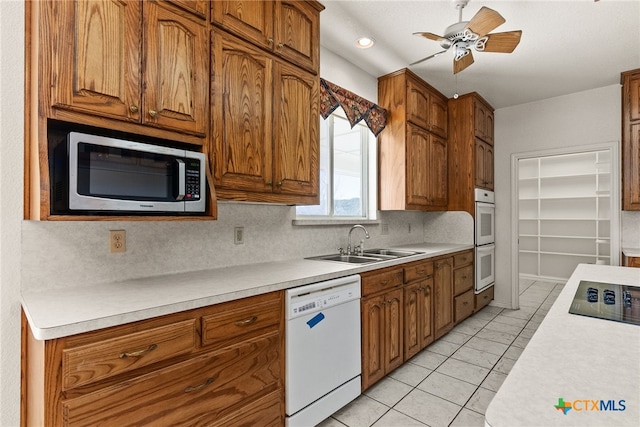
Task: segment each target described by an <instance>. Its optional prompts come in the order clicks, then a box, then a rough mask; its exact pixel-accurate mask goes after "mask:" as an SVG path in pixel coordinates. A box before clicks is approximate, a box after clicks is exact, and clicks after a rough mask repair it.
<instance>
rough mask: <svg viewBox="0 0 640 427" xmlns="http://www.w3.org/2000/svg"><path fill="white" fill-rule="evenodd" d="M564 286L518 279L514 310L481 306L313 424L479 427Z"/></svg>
mask: <svg viewBox="0 0 640 427" xmlns="http://www.w3.org/2000/svg"><path fill="white" fill-rule="evenodd" d="M563 286H564V284H563V283H551V282H541V281H532V280H521V281H520V309H519V310H509V309H502V308H498V307H493V306H487V307H485V308H483V309H482V310H481V311H479V312H478V313H476V314H474V315H473V316H471V317H469V318H468V319H465V320H464V321H463V322H462V323H460V324H459V325H457V326H456V327H455V328H453V330H452V331H451V332H449V333H448V334H446V335H445V336H443V337H442V338H440V339H439V340H438V341H436V342H435V343H433V344H431V345H429V346H428V347H427V348H426V349H424V350H423V351H422V352H421V353H419V354H417V355H416V356H414V357H413V358H412V359H410V360H409V361H408V362H407V363H405V364H404V365H402V366H401V367H400V368H398V369H396V370H395V371H393V372H391V373H390V374H389V375H387V376H386V377H385V378H383V379H382V380H381V381H379V382H378V383H377V384H375V385H374V386H373V387H371V388H370V389H369V390H367V391H366V392H365V393H364V394H363V395H361V396H360V397H358V398H357V399H356V400H354V401H353V402H351V403H350V404H349V405H347V406H345V407H344V408H342V409H341V410H339V411H338V412H336V413H335V414H333V415H332V416H331V417H329V418H327V419H326V420H325V421H323V422H322V423H320V425H319V427H344V426H347V427H369V426H374V427H383V426H389V427H405V426H407V427H409V426H422V427H424V426H431V427H439V426H484V411H485V410H486V408H487V406H489V403H490V402H491V399H493V396H494V395H495V394H496V392H497V391H498V389H499V388H500V385H502V382H503V381H504V379H505V378H506V376H507V374H508V373H509V371H510V370H511V368H512V367H513V365H514V364H515V362H516V360H517V359H518V357H519V356H520V354H521V353H522V351H523V349H524V348H525V347H526V345H527V343H528V342H529V340H530V339H531V337H532V336H533V334H534V333H535V331H536V329H537V327H538V325H540V323H541V322H542V319H544V316H545V315H546V314H547V312H548V311H549V308H550V307H551V305H552V304H553V302H554V301H555V299H556V298H557V296H558V294H559V293H560V291H561V290H562V287H563Z"/></svg>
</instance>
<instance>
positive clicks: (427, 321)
mask: <svg viewBox="0 0 640 427" xmlns="http://www.w3.org/2000/svg"><path fill="white" fill-rule="evenodd" d="M404 270H405V275H404V277H405V282H409V283H408V284H406V285H405V286H404V360H405V361H407V360H409V359H410V358H412V357H413V356H415V355H416V354H417V353H418V352H420V350H422V349H423V348H425V347H426V346H428V345H429V344H431V343H432V342H433V341H434V334H433V262H431V261H429V262H426V263H425V262H421V263H419V264H417V265H416V266H410V267H405V269H404ZM415 271H417V272H418V273H419V272H422V274H421V276H423V277H417V278H415V279H412V278H411V277H410V273H409V272H415ZM407 279H409V280H407Z"/></svg>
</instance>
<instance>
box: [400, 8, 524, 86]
mask: <svg viewBox="0 0 640 427" xmlns="http://www.w3.org/2000/svg"><path fill="white" fill-rule="evenodd" d="M453 2H454V3H455V7H456V9H458V22H457V23H455V24H452V25H449V26H448V27H447V28H446V30H445V34H444V36H439V35H437V34H433V33H428V32H418V33H413V34H414V35H416V36H422V37H426V38H428V39H429V40H435V41H437V42H440V46H442V48H443V49H444V50H443V51H441V52H438V53H435V54H433V55H430V56H427V57H426V58H422V59H420V60H419V61H416V62H414V63H412V64H410V65H415V64H419V63H421V62H423V61H426V60H427V59H431V58H433V57H434V56H438V55H440V54H442V53H445V52H446V51H448V50H449V49H450V48H452V47H453V48H454V52H455V57H454V59H453V74H457V73H459V72H460V71H462V70H464V69H465V68H467V67H468V66H469V65H471V64H473V55H472V53H471V48H473V49H475V50H476V51H478V52H499V53H511V52H513V50H514V49H515V48H516V46H518V43H520V36H521V35H522V31H520V30H518V31H508V32H505V33H493V34H489V32H490V31H492V30H493V29H495V28H497V27H498V26H500V25H502V24H503V23H505V22H506V20H505V19H504V18H503V17H502V15H500V14H499V13H498V12H496V11H495V10H493V9H489V8H488V7H485V6H483V7H482V8H481V9H480V10H479V11H478V13H476V14H475V16H474V17H473V18H471V20H470V21H463V20H462V9H464V7H465V6H466V5H467V4H468V3H469V0H453Z"/></svg>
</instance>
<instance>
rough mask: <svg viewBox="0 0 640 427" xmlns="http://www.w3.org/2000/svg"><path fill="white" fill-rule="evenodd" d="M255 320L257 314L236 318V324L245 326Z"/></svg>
mask: <svg viewBox="0 0 640 427" xmlns="http://www.w3.org/2000/svg"><path fill="white" fill-rule="evenodd" d="M256 320H258V316H253V317H250V318H248V319H246V320H238V321H237V322H236V326H247V325H250V324H252V323H254V322H255V321H256Z"/></svg>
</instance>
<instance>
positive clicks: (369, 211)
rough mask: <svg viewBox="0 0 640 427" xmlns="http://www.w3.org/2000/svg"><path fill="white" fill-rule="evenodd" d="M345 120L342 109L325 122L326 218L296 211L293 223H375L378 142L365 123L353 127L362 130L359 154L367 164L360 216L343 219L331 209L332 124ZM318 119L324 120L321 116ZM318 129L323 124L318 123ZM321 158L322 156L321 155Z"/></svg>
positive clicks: (363, 178)
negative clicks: (327, 140)
mask: <svg viewBox="0 0 640 427" xmlns="http://www.w3.org/2000/svg"><path fill="white" fill-rule="evenodd" d="M336 118H338V119H340V120H347V119H346V115H345V114H344V111H343V110H342V109H341V108H338V109H336V110H335V111H334V112H333V113H331V115H330V116H329V117H327V119H326V120H330V123H329V147H330V149H331V153H330V160H329V176H328V181H329V182H328V195H327V199H328V200H327V203H328V205H329V214H327V215H301V214H298V213H297V211H296V220H295V221H294V224H296V225H304V223H310V224H317V223H318V222H330V223H348V222H351V223H353V222H357V223H367V222H377V182H378V180H377V175H378V174H377V142H376V137H375V136H374V135H373V133H372V132H371V130H369V128H368V127H367V126H366V124H365V123H364V122H360V123H357V124H356V125H355V126H354V127H356V126H360V127H361V128H362V130H361V135H360V137H361V151H362V158H363V159H365V158H366V161H363V162H362V177H361V178H362V179H361V185H362V188H361V197H362V211H363V212H362V215H361V216H345V215H336V214H335V209H334V163H335V162H334V154H335V152H334V125H333V123H334V121H335V119H336ZM320 120H321V121H323V120H324V119H323V118H322V117H320ZM320 125H321V126H325V125H326V124H324V123H321V124H320ZM321 157H322V156H321Z"/></svg>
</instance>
